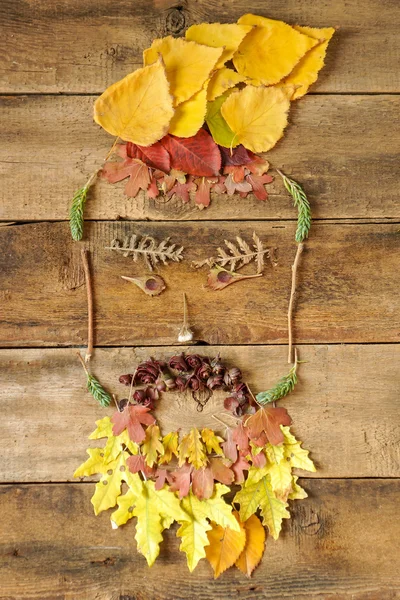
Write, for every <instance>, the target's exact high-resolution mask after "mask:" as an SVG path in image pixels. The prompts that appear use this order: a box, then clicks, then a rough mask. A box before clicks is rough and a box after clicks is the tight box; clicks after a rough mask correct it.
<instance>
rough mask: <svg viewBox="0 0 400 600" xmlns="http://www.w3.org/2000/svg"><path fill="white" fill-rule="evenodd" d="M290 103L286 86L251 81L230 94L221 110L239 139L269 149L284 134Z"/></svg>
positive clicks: (258, 149)
mask: <svg viewBox="0 0 400 600" xmlns="http://www.w3.org/2000/svg"><path fill="white" fill-rule="evenodd" d="M289 107H290V100H289V98H288V96H287V94H286V93H285V91H284V90H282V89H279V88H266V87H254V86H251V85H248V86H247V87H245V88H244V89H243V90H240V91H237V92H233V93H232V94H230V96H229V97H228V98H227V99H226V100H225V102H224V103H223V104H222V106H221V114H222V116H223V118H224V119H225V121H226V123H227V124H228V126H229V127H230V128H231V130H232V131H233V132H234V134H235V138H234V139H235V141H236V142H238V143H239V144H243V146H245V147H246V148H247V149H248V150H251V151H252V152H267V150H270V149H271V148H272V147H273V146H275V144H276V143H277V141H278V140H279V139H280V138H281V137H282V135H283V131H284V129H285V127H286V125H287V122H288V117H287V114H288V110H289Z"/></svg>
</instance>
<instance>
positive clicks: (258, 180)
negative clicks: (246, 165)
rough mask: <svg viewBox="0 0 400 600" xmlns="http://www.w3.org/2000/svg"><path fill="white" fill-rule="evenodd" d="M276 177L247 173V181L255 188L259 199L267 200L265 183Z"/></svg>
mask: <svg viewBox="0 0 400 600" xmlns="http://www.w3.org/2000/svg"><path fill="white" fill-rule="evenodd" d="M273 180H274V178H273V177H271V175H254V174H252V173H250V174H249V175H246V181H248V182H249V183H250V185H251V187H252V188H253V193H254V195H255V197H256V198H257V199H258V200H267V198H268V193H267V190H266V189H265V187H264V185H265V184H266V183H271V181H273Z"/></svg>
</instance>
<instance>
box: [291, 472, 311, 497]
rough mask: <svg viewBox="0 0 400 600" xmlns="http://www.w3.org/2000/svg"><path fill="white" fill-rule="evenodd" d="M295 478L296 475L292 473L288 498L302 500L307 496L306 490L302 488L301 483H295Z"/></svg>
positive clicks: (296, 478)
mask: <svg viewBox="0 0 400 600" xmlns="http://www.w3.org/2000/svg"><path fill="white" fill-rule="evenodd" d="M297 480H298V477H297V476H296V475H293V481H292V491H291V492H290V494H289V496H288V500H303V499H304V498H308V494H307V492H306V490H305V489H303V488H302V487H301V485H299V484H298V483H297Z"/></svg>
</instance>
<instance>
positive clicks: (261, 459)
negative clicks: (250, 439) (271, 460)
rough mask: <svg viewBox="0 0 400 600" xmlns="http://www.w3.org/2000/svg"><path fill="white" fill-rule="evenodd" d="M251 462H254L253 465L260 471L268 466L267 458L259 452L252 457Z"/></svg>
mask: <svg viewBox="0 0 400 600" xmlns="http://www.w3.org/2000/svg"><path fill="white" fill-rule="evenodd" d="M251 460H252V462H253V465H254V466H255V467H258V468H259V469H262V467H265V465H266V464H267V458H266V456H265V454H264V452H259V453H258V454H255V455H252V456H251Z"/></svg>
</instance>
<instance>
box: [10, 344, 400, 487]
mask: <svg viewBox="0 0 400 600" xmlns="http://www.w3.org/2000/svg"><path fill="white" fill-rule="evenodd" d="M197 350H198V351H199V352H200V353H201V354H204V355H208V356H215V355H216V354H217V352H220V353H221V356H222V358H223V360H224V361H225V362H226V363H227V364H230V365H237V366H239V367H240V368H241V369H242V372H243V373H244V377H245V379H246V381H247V382H248V384H249V385H250V387H251V389H252V390H253V391H254V392H259V391H262V390H264V389H268V388H269V387H270V386H271V385H273V384H274V383H275V381H276V380H277V379H278V378H279V377H280V376H282V375H283V374H284V373H286V371H287V369H288V367H287V364H286V349H285V348H284V347H279V346H257V347H254V346H243V347H240V346H235V347H225V348H224V347H203V348H198V349H197ZM299 350H300V357H301V359H302V360H305V361H307V362H306V364H304V365H301V367H299V377H300V380H299V384H298V386H297V387H296V391H295V392H294V393H293V394H292V395H291V396H289V397H288V398H287V399H286V400H284V401H281V403H282V404H283V405H284V406H286V407H287V408H288V410H289V412H290V414H291V416H292V418H293V423H294V424H293V431H294V432H295V433H296V434H297V436H298V437H299V438H300V439H302V440H304V445H305V447H307V448H309V449H310V450H311V452H312V456H313V459H314V460H315V462H316V464H317V466H318V471H317V473H316V477H399V476H400V466H399V465H400V461H399V445H398V443H397V440H398V438H399V434H400V430H399V428H400V423H399V419H398V411H397V394H398V365H399V361H400V345H372V346H371V345H361V346H353V345H349V346H339V345H337V346H335V345H334V346H301V347H300V348H299ZM181 351H182V349H181V348H178V347H175V348H173V347H172V348H136V349H133V348H124V349H108V350H106V349H98V350H96V352H95V356H94V360H93V364H92V368H93V372H94V373H97V375H98V376H100V378H101V381H102V382H103V385H105V386H106V387H107V389H109V390H110V391H111V392H113V393H114V392H115V393H116V394H117V395H118V397H119V398H123V397H124V396H126V394H127V389H126V388H125V387H124V386H122V385H121V384H120V383H119V382H118V377H119V375H121V374H123V373H126V372H131V371H132V370H133V368H134V366H135V365H136V364H138V362H140V361H143V360H146V359H147V358H148V357H149V356H154V357H157V358H160V359H162V358H167V357H168V356H172V355H173V354H174V353H179V352H181ZM191 352H196V348H193V349H192V350H191ZM372 365H373V368H371V366H372ZM0 370H1V373H2V385H1V388H0V407H1V415H2V434H1V437H0V455H1V456H2V461H1V466H0V483H1V482H32V481H34V482H38V481H53V482H54V481H57V482H61V481H71V480H73V478H72V474H73V472H74V470H75V469H76V467H77V466H78V465H79V464H81V462H83V460H84V459H85V457H86V453H85V450H86V448H87V447H88V446H92V447H94V446H96V445H101V442H100V444H98V442H96V441H89V440H88V439H87V437H88V435H89V434H90V432H91V431H93V429H94V428H95V425H94V422H95V420H97V419H99V418H101V416H102V415H105V414H112V412H113V408H112V407H111V408H110V409H109V410H106V411H105V410H104V409H101V408H99V406H98V405H97V404H96V403H95V401H94V400H93V399H92V398H91V396H90V395H89V394H88V393H87V392H86V388H85V379H84V376H83V373H82V371H81V366H80V364H79V363H78V360H77V357H76V352H75V350H73V349H61V348H58V349H43V350H1V351H0ZM224 397H225V395H224V394H222V393H221V394H220V395H216V397H215V398H214V396H213V398H212V399H210V400H209V402H208V403H207V405H206V406H205V408H204V410H203V412H202V413H199V412H197V410H196V405H195V403H194V402H193V400H192V398H191V396H187V397H186V396H185V397H184V399H183V402H182V396H181V395H174V394H171V393H169V394H166V395H164V396H163V398H162V400H161V401H160V402H159V403H158V404H157V409H156V411H155V414H156V416H157V418H158V419H159V422H160V425H161V427H162V430H163V431H164V432H165V433H166V432H168V431H174V430H176V429H177V428H178V427H182V429H183V430H184V429H185V428H186V427H187V426H188V425H189V424H191V425H194V424H196V425H197V426H198V427H212V428H213V429H217V430H218V423H217V422H216V421H215V419H213V417H212V415H213V414H217V415H219V416H220V418H222V419H223V420H225V422H230V421H231V419H230V417H229V416H228V415H227V416H226V415H225V411H224V409H223V408H222V403H223V398H224ZM233 422H234V421H233Z"/></svg>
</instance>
